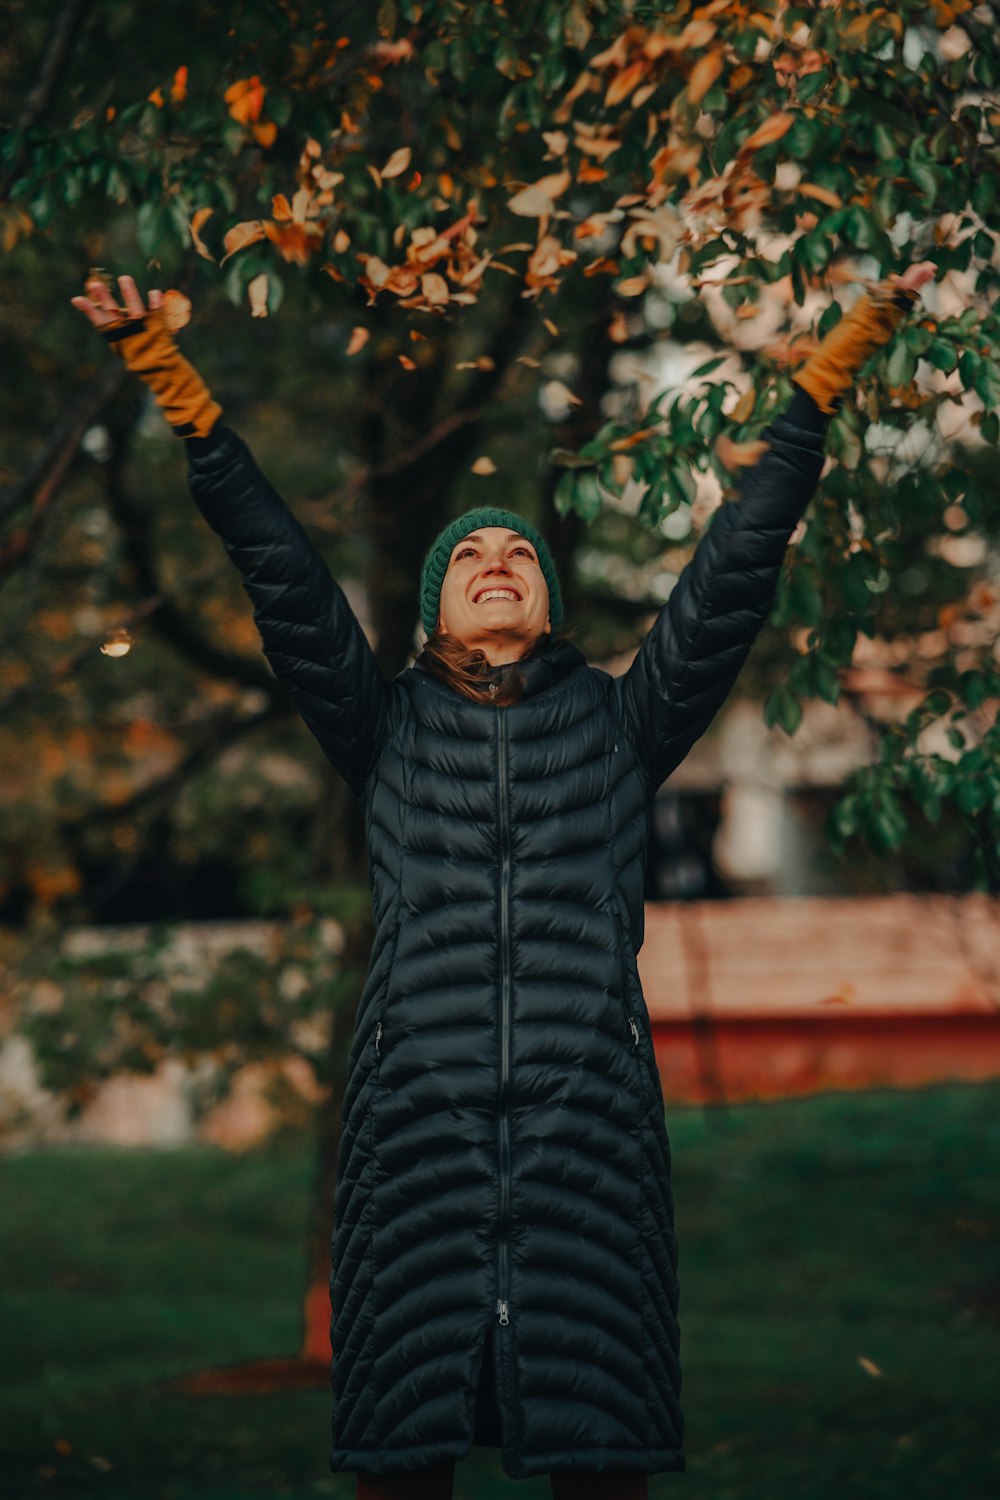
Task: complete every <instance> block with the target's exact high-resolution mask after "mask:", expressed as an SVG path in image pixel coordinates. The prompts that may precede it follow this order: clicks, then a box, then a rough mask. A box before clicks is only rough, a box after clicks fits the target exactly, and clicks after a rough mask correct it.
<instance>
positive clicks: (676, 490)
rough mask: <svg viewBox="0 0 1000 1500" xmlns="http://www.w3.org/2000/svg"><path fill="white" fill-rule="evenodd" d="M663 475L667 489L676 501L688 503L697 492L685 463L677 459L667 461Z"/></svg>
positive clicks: (692, 476) (693, 479) (692, 477)
mask: <svg viewBox="0 0 1000 1500" xmlns="http://www.w3.org/2000/svg"><path fill="white" fill-rule="evenodd" d="M664 477H665V479H666V483H667V489H668V490H669V491H670V493H671V495H672V496H673V497H674V499H675V500H676V501H677V503H678V504H687V505H690V503H691V501H692V500H693V499H694V497H695V495H696V494H697V493H698V486H697V484H696V483H695V478H694V475H693V474H692V473H691V470H690V469H689V468H688V467H687V465H686V464H682V463H679V462H677V461H673V462H671V463H668V464H667V465H666V467H665V469H664Z"/></svg>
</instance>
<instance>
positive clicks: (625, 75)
mask: <svg viewBox="0 0 1000 1500" xmlns="http://www.w3.org/2000/svg"><path fill="white" fill-rule="evenodd" d="M648 72H649V63H648V62H647V61H646V59H645V58H642V59H641V60H640V61H639V62H634V63H629V65H628V67H627V68H623V69H622V70H621V72H620V73H618V74H616V75H615V77H614V78H612V80H611V82H610V84H609V85H608V91H607V93H606V94H605V96H604V103H605V105H606V106H607V107H608V108H610V107H611V105H613V104H621V102H622V100H623V99H627V98H628V96H629V94H631V92H632V90H633V89H634V88H637V87H638V85H639V84H640V83H641V82H642V80H643V79H644V78H645V76H646V74H647V73H648Z"/></svg>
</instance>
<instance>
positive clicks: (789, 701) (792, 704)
mask: <svg viewBox="0 0 1000 1500" xmlns="http://www.w3.org/2000/svg"><path fill="white" fill-rule="evenodd" d="M801 721H802V705H801V703H800V702H799V700H798V698H796V696H795V694H794V693H793V692H792V691H791V689H790V688H788V687H786V686H785V684H784V683H780V684H779V686H778V687H775V688H772V689H771V692H770V693H769V694H768V697H767V701H766V702H765V704H764V722H765V724H767V725H768V726H769V727H770V726H771V725H773V724H778V725H780V727H781V728H782V729H783V730H784V731H785V733H786V734H794V733H795V731H796V729H798V727H799V724H800V723H801Z"/></svg>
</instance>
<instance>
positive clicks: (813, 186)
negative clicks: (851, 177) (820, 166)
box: [796, 182, 844, 208]
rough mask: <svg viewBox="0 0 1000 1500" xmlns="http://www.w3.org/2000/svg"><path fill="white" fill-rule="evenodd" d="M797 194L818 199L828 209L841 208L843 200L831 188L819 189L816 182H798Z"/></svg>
mask: <svg viewBox="0 0 1000 1500" xmlns="http://www.w3.org/2000/svg"><path fill="white" fill-rule="evenodd" d="M796 191H797V192H800V193H804V194H805V195H806V197H807V198H818V199H819V201H820V203H826V204H828V205H829V206H830V208H842V207H843V203H844V200H843V199H842V198H841V197H840V195H839V194H838V193H835V192H834V191H833V189H832V188H825V187H820V185H819V183H817V182H800V183H799V185H798V188H797V189H796Z"/></svg>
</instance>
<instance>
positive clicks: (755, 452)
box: [715, 432, 771, 469]
mask: <svg viewBox="0 0 1000 1500" xmlns="http://www.w3.org/2000/svg"><path fill="white" fill-rule="evenodd" d="M770 446H771V445H770V443H768V442H766V441H765V440H764V438H754V439H753V441H752V442H749V443H734V442H733V440H732V438H731V437H727V436H726V434H725V433H724V432H721V433H720V434H719V436H718V437H717V438H716V440H715V453H716V457H717V458H718V460H719V462H720V463H721V464H722V467H723V468H724V469H742V468H746V467H747V466H748V465H750V464H755V463H758V462H759V460H760V459H761V458H763V456H764V454H765V453H766V452H767V450H768V448H769V447H770Z"/></svg>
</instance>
